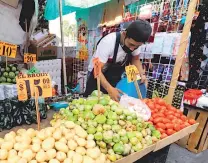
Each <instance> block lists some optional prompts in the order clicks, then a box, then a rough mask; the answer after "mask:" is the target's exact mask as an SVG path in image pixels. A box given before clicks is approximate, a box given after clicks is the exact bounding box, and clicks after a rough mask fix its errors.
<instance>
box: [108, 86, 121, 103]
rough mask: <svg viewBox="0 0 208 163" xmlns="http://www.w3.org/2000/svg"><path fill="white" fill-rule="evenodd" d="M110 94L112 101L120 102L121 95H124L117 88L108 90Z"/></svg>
mask: <svg viewBox="0 0 208 163" xmlns="http://www.w3.org/2000/svg"><path fill="white" fill-rule="evenodd" d="M108 94H109V96H110V97H111V99H112V100H114V101H116V102H119V101H120V98H121V94H123V92H122V91H121V90H119V89H117V88H114V87H111V88H110V89H109V90H108Z"/></svg>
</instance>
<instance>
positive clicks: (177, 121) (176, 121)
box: [172, 118, 181, 124]
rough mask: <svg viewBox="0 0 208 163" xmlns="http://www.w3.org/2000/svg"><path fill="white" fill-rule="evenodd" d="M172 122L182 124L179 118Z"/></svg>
mask: <svg viewBox="0 0 208 163" xmlns="http://www.w3.org/2000/svg"><path fill="white" fill-rule="evenodd" d="M172 122H173V123H174V124H181V122H180V121H179V119H177V118H175V119H173V120H172Z"/></svg>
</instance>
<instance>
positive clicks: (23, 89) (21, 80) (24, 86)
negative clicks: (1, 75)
mask: <svg viewBox="0 0 208 163" xmlns="http://www.w3.org/2000/svg"><path fill="white" fill-rule="evenodd" d="M16 81H17V93H18V100H19V101H25V100H27V99H28V98H30V97H35V90H37V93H38V96H40V97H43V98H47V97H52V83H51V78H50V76H49V74H47V73H39V74H24V75H18V76H17V77H16Z"/></svg>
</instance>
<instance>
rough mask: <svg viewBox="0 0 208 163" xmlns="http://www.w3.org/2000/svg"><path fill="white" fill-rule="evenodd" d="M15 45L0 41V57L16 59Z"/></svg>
mask: <svg viewBox="0 0 208 163" xmlns="http://www.w3.org/2000/svg"><path fill="white" fill-rule="evenodd" d="M16 54H17V45H14V44H10V43H6V42H2V41H0V56H5V57H9V58H16Z"/></svg>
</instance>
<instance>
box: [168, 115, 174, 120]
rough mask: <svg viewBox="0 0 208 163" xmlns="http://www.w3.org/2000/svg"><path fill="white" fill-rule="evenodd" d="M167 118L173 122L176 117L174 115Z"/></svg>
mask: <svg viewBox="0 0 208 163" xmlns="http://www.w3.org/2000/svg"><path fill="white" fill-rule="evenodd" d="M167 118H168V119H169V120H173V119H174V118H175V117H174V116H173V115H168V116H167Z"/></svg>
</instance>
